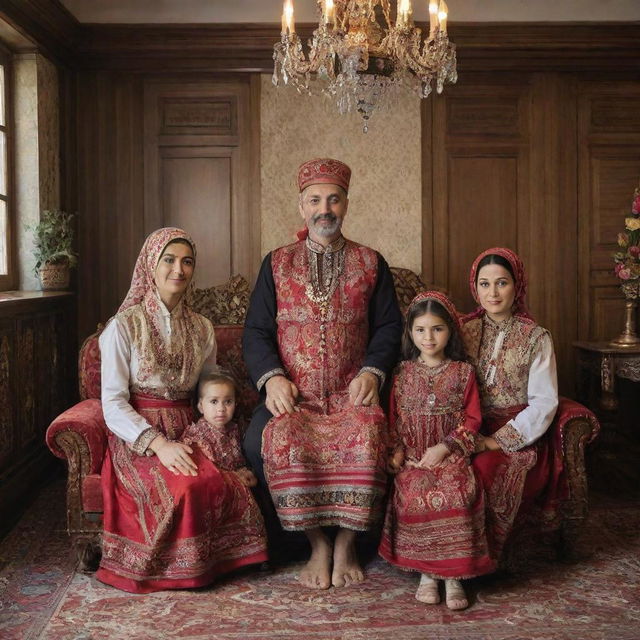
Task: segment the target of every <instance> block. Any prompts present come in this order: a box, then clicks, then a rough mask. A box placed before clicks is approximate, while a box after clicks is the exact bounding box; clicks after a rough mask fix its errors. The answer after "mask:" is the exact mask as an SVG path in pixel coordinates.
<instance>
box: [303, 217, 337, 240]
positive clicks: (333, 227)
mask: <svg viewBox="0 0 640 640" xmlns="http://www.w3.org/2000/svg"><path fill="white" fill-rule="evenodd" d="M322 220H328V221H329V222H330V223H331V224H330V225H329V226H328V227H325V226H320V225H318V222H320V221H322ZM309 226H310V227H311V228H313V231H314V233H315V234H316V235H319V236H322V237H329V236H333V235H335V234H336V233H337V232H338V231H340V228H341V227H342V219H341V218H340V219H339V218H338V216H336V215H334V214H333V213H319V214H318V215H315V216H313V217H312V218H311V224H310V225H309Z"/></svg>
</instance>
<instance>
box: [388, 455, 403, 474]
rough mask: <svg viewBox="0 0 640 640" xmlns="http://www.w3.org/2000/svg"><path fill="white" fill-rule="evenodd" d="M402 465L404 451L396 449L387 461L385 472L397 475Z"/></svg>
mask: <svg viewBox="0 0 640 640" xmlns="http://www.w3.org/2000/svg"><path fill="white" fill-rule="evenodd" d="M403 464H404V449H396V450H395V451H394V452H393V453H392V454H391V455H390V456H389V459H388V460H387V471H388V472H389V473H392V474H396V473H398V471H400V469H402V465H403Z"/></svg>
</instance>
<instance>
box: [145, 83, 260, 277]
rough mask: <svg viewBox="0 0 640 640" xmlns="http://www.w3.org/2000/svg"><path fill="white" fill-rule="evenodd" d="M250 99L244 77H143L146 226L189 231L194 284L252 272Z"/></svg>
mask: <svg viewBox="0 0 640 640" xmlns="http://www.w3.org/2000/svg"><path fill="white" fill-rule="evenodd" d="M251 99H252V97H251V85H250V83H249V82H241V81H236V82H218V81H216V82H208V83H207V82H198V83H193V82H192V83H179V82H168V81H166V80H165V81H153V80H148V81H147V82H145V87H144V145H145V150H144V158H145V197H144V201H145V206H144V229H145V232H146V233H150V232H151V231H153V230H154V229H157V228H158V227H162V226H178V227H182V228H184V229H185V230H187V231H188V232H189V233H190V234H191V235H192V236H193V238H194V239H195V240H196V244H197V248H198V269H197V272H196V277H197V285H198V286H199V287H208V286H211V285H215V284H220V283H222V282H225V281H226V280H228V279H229V277H230V276H232V275H234V274H237V273H240V274H242V275H244V276H245V277H247V278H248V279H250V280H251V279H252V278H253V276H254V275H255V272H256V265H257V261H258V259H259V255H258V253H259V249H257V250H256V247H259V229H260V222H259V219H258V216H257V215H254V211H253V209H254V203H255V201H256V200H257V198H254V197H253V194H255V193H256V190H257V189H258V188H259V182H258V181H257V180H256V179H255V173H256V172H255V170H254V167H255V166H256V165H257V163H256V162H255V158H256V157H257V154H256V153H255V144H256V140H257V136H258V133H259V132H258V131H256V130H255V127H252V121H251V109H250V101H251ZM258 194H259V191H258Z"/></svg>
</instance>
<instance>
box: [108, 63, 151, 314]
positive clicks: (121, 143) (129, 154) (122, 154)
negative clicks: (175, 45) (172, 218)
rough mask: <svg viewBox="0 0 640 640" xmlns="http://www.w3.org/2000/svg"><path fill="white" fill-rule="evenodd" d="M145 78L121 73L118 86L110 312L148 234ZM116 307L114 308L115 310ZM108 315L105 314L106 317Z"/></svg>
mask: <svg viewBox="0 0 640 640" xmlns="http://www.w3.org/2000/svg"><path fill="white" fill-rule="evenodd" d="M143 96H144V89H143V80H142V79H141V78H139V77H138V76H136V75H134V74H120V75H119V76H118V83H117V85H116V87H115V122H114V123H113V137H114V139H115V141H116V145H115V165H116V189H115V193H114V194H113V197H114V200H115V202H114V205H115V206H114V211H115V212H116V215H115V219H116V222H117V239H118V248H119V254H118V264H117V278H116V286H115V288H114V290H113V291H112V292H111V297H110V300H109V310H108V312H107V313H108V314H109V313H113V312H115V311H116V310H117V306H118V305H119V304H120V303H121V302H122V300H123V298H124V296H125V295H126V292H127V291H128V289H129V285H130V283H131V274H132V273H133V267H134V265H135V262H136V259H137V257H138V254H139V252H140V249H141V247H142V243H143V242H144V239H145V237H146V233H145V228H144V152H143V149H144V142H143V141H144V132H143V130H144V118H143V108H142V105H143V100H144V97H143ZM111 310H113V311H111ZM106 317H107V316H103V319H104V318H106Z"/></svg>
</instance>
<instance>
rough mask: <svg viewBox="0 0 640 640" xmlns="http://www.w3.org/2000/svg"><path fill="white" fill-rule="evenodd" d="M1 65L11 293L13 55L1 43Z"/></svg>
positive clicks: (0, 284) (7, 285) (9, 285)
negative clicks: (2, 70) (2, 67)
mask: <svg viewBox="0 0 640 640" xmlns="http://www.w3.org/2000/svg"><path fill="white" fill-rule="evenodd" d="M0 64H1V65H2V66H4V105H5V106H4V109H5V111H4V116H5V120H4V125H0V128H2V129H3V130H4V132H5V154H6V171H7V174H6V184H7V193H6V196H5V195H2V194H0V199H2V200H4V201H5V203H6V211H7V234H6V238H5V242H6V251H7V273H6V274H2V273H0V291H10V290H12V289H15V288H16V285H17V282H16V259H15V256H16V251H15V248H16V234H15V210H14V202H15V199H14V180H13V176H14V173H13V167H14V146H13V138H14V133H15V120H14V117H13V83H14V71H13V54H12V53H11V51H10V50H9V49H7V48H6V47H5V46H4V45H3V43H2V42H0Z"/></svg>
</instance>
